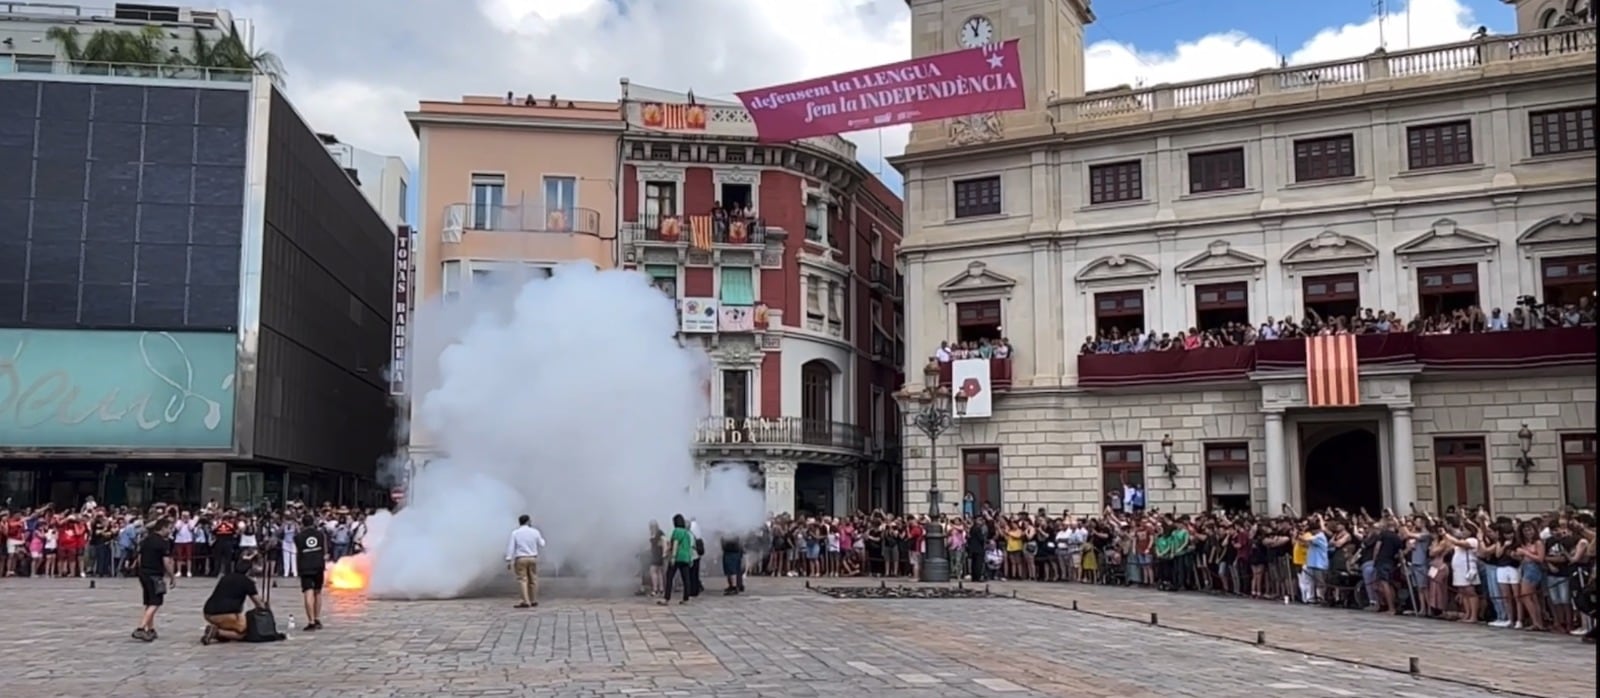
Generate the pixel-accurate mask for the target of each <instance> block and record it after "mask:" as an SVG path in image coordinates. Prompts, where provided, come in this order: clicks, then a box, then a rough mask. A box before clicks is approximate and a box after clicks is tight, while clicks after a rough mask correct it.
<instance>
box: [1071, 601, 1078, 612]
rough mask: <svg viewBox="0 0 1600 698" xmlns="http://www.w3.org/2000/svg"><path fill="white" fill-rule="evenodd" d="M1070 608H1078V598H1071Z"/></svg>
mask: <svg viewBox="0 0 1600 698" xmlns="http://www.w3.org/2000/svg"><path fill="white" fill-rule="evenodd" d="M1072 610H1074V611H1076V610H1078V600H1077V599H1073V600H1072Z"/></svg>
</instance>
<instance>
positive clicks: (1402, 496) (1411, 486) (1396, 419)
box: [1389, 407, 1417, 512]
mask: <svg viewBox="0 0 1600 698" xmlns="http://www.w3.org/2000/svg"><path fill="white" fill-rule="evenodd" d="M1389 419H1390V426H1389V440H1390V442H1391V443H1392V445H1393V446H1394V455H1393V456H1392V457H1391V458H1390V459H1389V508H1391V509H1393V510H1394V511H1396V512H1407V511H1411V508H1410V507H1411V503H1412V502H1415V501H1417V462H1416V460H1415V457H1416V449H1415V448H1414V447H1413V445H1412V440H1411V408H1410V407H1394V408H1391V409H1390V410H1389Z"/></svg>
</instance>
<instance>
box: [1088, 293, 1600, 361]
mask: <svg viewBox="0 0 1600 698" xmlns="http://www.w3.org/2000/svg"><path fill="white" fill-rule="evenodd" d="M1594 325H1595V304H1594V303H1593V302H1591V300H1590V298H1589V297H1587V296H1585V297H1582V298H1580V299H1579V301H1578V302H1577V303H1572V304H1565V305H1559V306H1557V305H1537V304H1534V303H1531V302H1522V303H1519V304H1517V305H1516V306H1514V307H1512V309H1511V312H1505V311H1504V310H1502V309H1500V308H1492V309H1490V310H1488V311H1485V310H1484V309H1482V308H1479V307H1477V306H1473V307H1470V308H1464V309H1459V310H1453V311H1450V312H1447V313H1436V314H1431V315H1417V316H1416V317H1413V318H1412V319H1411V320H1410V321H1409V322H1407V321H1404V320H1402V319H1401V318H1400V316H1399V315H1398V314H1397V313H1395V312H1393V311H1385V310H1374V309H1372V308H1367V309H1364V310H1362V311H1361V312H1360V313H1357V314H1353V315H1349V316H1343V315H1340V316H1332V317H1324V316H1322V315H1320V314H1318V313H1317V312H1316V311H1315V310H1311V309H1307V312H1306V315H1305V316H1304V317H1302V318H1300V319H1299V320H1298V321H1297V320H1295V319H1294V318H1292V317H1285V318H1282V319H1274V318H1270V317H1269V318H1267V319H1266V321H1265V322H1263V323H1261V324H1260V325H1258V326H1251V325H1250V324H1248V323H1243V322H1229V323H1225V324H1223V325H1221V326H1218V327H1211V328H1205V329H1201V328H1197V327H1190V328H1189V329H1188V330H1185V331H1180V332H1175V333H1174V332H1161V333H1157V332H1155V331H1154V330H1145V329H1142V328H1133V329H1130V330H1127V331H1123V330H1122V329H1119V328H1110V329H1107V330H1104V331H1101V332H1100V333H1098V334H1097V335H1096V336H1091V337H1085V338H1084V341H1083V344H1082V345H1081V346H1080V347H1079V349H1078V353H1079V354H1134V353H1142V352H1148V351H1170V350H1185V349H1207V348H1212V347H1231V346H1244V345H1249V344H1255V343H1256V342H1260V341H1268V340H1274V339H1299V338H1303V337H1308V336H1316V335H1341V334H1357V335H1360V334H1388V333H1396V332H1412V333H1416V334H1422V335H1443V334H1465V333H1474V332H1503V331H1512V330H1529V329H1544V328H1550V327H1592V326H1594Z"/></svg>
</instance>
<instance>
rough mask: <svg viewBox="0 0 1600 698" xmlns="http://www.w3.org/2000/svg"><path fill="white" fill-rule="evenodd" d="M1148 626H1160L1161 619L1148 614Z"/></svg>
mask: <svg viewBox="0 0 1600 698" xmlns="http://www.w3.org/2000/svg"><path fill="white" fill-rule="evenodd" d="M1150 624H1151V625H1160V624H1161V619H1160V618H1159V617H1157V616H1156V614H1154V613H1152V614H1150Z"/></svg>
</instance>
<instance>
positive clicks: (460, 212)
mask: <svg viewBox="0 0 1600 698" xmlns="http://www.w3.org/2000/svg"><path fill="white" fill-rule="evenodd" d="M444 231H445V234H446V235H447V236H448V235H451V234H454V235H460V234H461V233H462V232H463V231H489V232H508V233H578V234H582V235H599V234H600V212H599V211H596V210H594V209H592V208H576V207H554V208H545V207H543V206H527V205H515V206H481V205H478V204H450V205H449V206H446V207H444Z"/></svg>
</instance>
